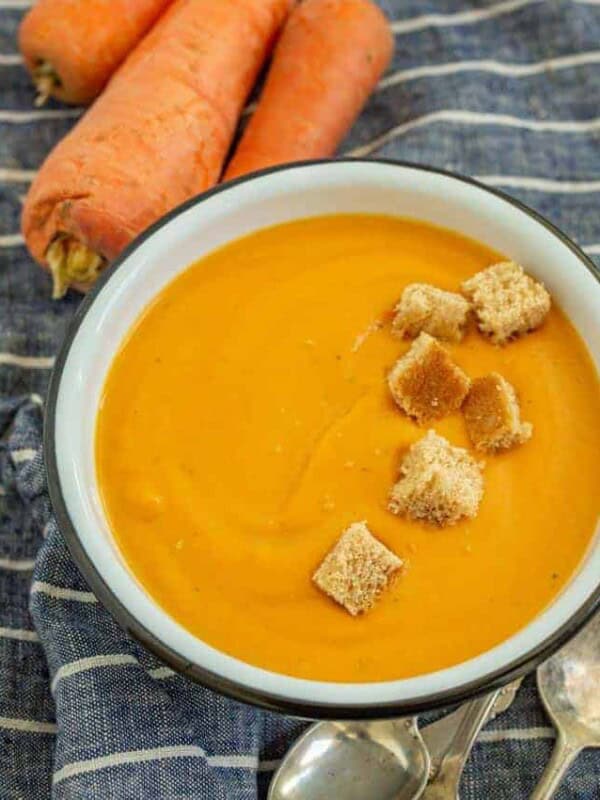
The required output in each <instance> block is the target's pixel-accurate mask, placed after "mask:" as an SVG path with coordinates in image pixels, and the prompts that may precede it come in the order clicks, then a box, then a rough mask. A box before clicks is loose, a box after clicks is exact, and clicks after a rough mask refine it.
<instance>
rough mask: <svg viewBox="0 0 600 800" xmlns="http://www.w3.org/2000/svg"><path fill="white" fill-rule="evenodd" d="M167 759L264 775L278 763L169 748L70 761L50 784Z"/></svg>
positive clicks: (198, 749)
mask: <svg viewBox="0 0 600 800" xmlns="http://www.w3.org/2000/svg"><path fill="white" fill-rule="evenodd" d="M170 758H204V759H205V760H206V762H207V764H209V765H210V766H211V767H217V768H220V769H251V770H259V771H264V772H268V771H271V770H274V769H275V768H276V767H277V766H278V765H279V760H276V761H275V760H271V761H266V760H265V761H260V762H259V761H258V759H257V757H256V756H254V755H231V756H229V755H222V756H221V755H213V756H207V755H206V753H205V751H204V750H203V749H202V748H201V747H198V746H197V745H173V746H170V747H156V748H153V749H149V750H129V751H125V752H122V753H111V754H110V755H107V756H100V757H99V758H91V759H89V760H86V761H74V762H72V763H71V764H65V766H64V767H61V769H59V770H57V772H55V773H54V777H53V783H54V785H55V786H56V784H58V783H61V782H62V781H64V780H66V779H67V778H74V777H76V776H77V775H83V774H85V773H89V772H96V771H98V770H100V769H108V768H110V767H118V766H121V765H124V764H141V763H144V762H148V761H163V760H165V759H170Z"/></svg>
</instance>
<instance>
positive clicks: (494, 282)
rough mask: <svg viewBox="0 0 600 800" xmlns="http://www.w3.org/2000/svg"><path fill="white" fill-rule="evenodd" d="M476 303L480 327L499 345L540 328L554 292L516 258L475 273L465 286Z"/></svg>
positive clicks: (463, 288)
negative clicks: (530, 274)
mask: <svg viewBox="0 0 600 800" xmlns="http://www.w3.org/2000/svg"><path fill="white" fill-rule="evenodd" d="M461 289H462V291H463V294H464V295H465V296H466V297H467V298H468V299H469V300H470V301H471V302H472V303H473V308H474V310H475V314H476V316H477V322H478V325H479V330H480V331H481V332H482V333H484V334H486V335H487V336H489V337H490V338H491V340H492V341H493V342H494V343H495V344H505V343H506V342H507V341H508V340H509V339H511V338H513V337H515V336H520V335H521V334H523V333H527V332H528V331H532V330H535V328H539V326H540V325H541V324H542V322H543V321H544V319H545V318H546V315H547V314H548V311H550V295H549V294H548V292H547V291H546V289H545V287H544V286H543V285H542V284H541V283H538V282H537V281H535V280H534V279H533V278H531V277H529V275H526V274H525V272H524V271H523V268H522V267H520V266H519V265H518V264H515V262H514V261H502V262H501V263H499V264H494V265H493V266H491V267H488V268H487V269H484V270H482V271H481V272H478V273H477V274H476V275H473V277H472V278H469V279H468V280H466V281H464V283H463V284H462V286H461Z"/></svg>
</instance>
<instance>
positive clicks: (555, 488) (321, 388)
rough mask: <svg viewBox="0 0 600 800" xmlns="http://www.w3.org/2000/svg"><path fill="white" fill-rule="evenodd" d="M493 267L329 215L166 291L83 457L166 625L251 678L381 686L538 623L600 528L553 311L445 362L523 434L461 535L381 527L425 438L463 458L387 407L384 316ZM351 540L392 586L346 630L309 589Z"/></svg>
mask: <svg viewBox="0 0 600 800" xmlns="http://www.w3.org/2000/svg"><path fill="white" fill-rule="evenodd" d="M509 246H510V242H507V247H509ZM500 260H502V256H501V255H500V254H499V253H497V252H494V251H492V250H490V249H489V248H487V247H486V246H484V245H483V244H480V243H478V242H475V241H473V240H470V239H467V238H465V237H463V236H461V235H459V234H457V233H454V232H452V231H450V230H445V229H442V228H437V227H433V226H431V225H428V224H425V223H421V222H418V221H414V220H409V219H401V218H393V217H384V216H370V215H339V216H329V217H318V218H312V219H306V220H301V221H297V222H292V223H288V224H284V225H278V226H275V227H272V228H268V229H265V230H261V231H259V232H257V233H254V234H251V235H250V236H247V237H245V238H243V239H240V240H238V241H235V242H233V243H231V244H229V245H227V246H225V247H223V248H221V249H219V250H217V251H215V252H213V253H212V254H210V255H208V256H207V257H205V258H203V259H202V260H200V261H198V262H196V263H195V264H193V265H192V266H190V268H189V269H187V270H186V271H185V272H184V273H182V274H181V275H180V276H179V277H177V278H176V279H175V280H174V281H173V282H172V283H171V284H169V285H168V286H167V287H166V288H165V289H164V290H163V291H162V293H161V294H160V295H159V296H158V297H157V299H156V300H155V302H154V303H153V304H152V305H151V306H150V307H149V308H148V309H147V310H146V311H145V312H144V314H143V315H142V316H141V318H140V319H139V320H138V321H137V323H136V324H135V325H134V327H133V329H132V330H131V332H130V334H129V335H128V337H127V339H126V340H125V342H124V343H123V345H122V347H121V349H120V351H119V352H118V354H117V356H116V357H115V360H114V363H113V365H112V367H111V370H110V372H109V374H108V378H107V381H106V385H105V388H104V393H103V398H102V403H101V407H100V410H99V414H98V421H97V433H96V457H97V473H98V480H99V486H100V490H101V495H102V500H103V503H104V507H105V511H106V514H107V517H108V520H109V524H110V526H111V528H112V531H113V533H114V536H115V539H116V541H117V543H118V546H119V548H120V549H121V551H122V553H123V555H124V558H125V559H126V561H127V563H128V565H129V567H130V569H131V570H132V572H133V573H134V574H135V575H136V576H137V578H138V580H139V581H140V582H141V584H142V585H143V586H144V587H145V589H146V590H147V592H148V593H149V594H150V595H151V596H152V597H153V598H154V599H155V600H156V601H157V602H158V603H159V604H160V605H161V606H162V607H163V608H164V609H165V610H166V611H167V612H168V613H169V614H170V615H171V616H172V617H173V618H174V619H176V620H177V621H178V622H179V623H181V624H182V625H183V626H184V627H185V628H187V629H188V630H190V631H191V632H192V633H193V634H195V635H196V636H198V637H199V638H200V639H202V640H204V641H205V642H207V643H208V644H210V645H213V646H214V647H216V648H218V649H220V650H222V651H223V652H225V653H228V654H231V655H233V656H235V657H237V658H239V659H242V660H244V661H246V662H248V663H250V664H253V665H257V666H260V667H264V668H266V669H270V670H274V671H277V672H280V673H284V674H287V675H293V676H297V677H302V678H312V679H316V680H332V681H378V680H388V679H396V678H406V677H410V676H415V675H419V674H423V673H426V672H430V671H433V670H438V669H442V668H444V667H449V666H452V665H455V664H457V663H459V662H461V661H464V660H465V659H468V658H471V657H474V656H476V655H479V654H481V653H482V652H484V651H485V650H487V649H489V648H491V647H493V646H494V645H497V644H499V643H501V642H502V641H503V640H505V639H506V638H507V637H509V636H511V635H512V634H514V633H516V632H517V631H518V630H519V629H521V628H523V627H524V626H525V625H527V624H528V623H529V622H530V621H532V619H533V618H534V617H535V616H536V615H537V614H539V613H540V612H541V611H542V610H543V609H544V608H545V607H547V606H548V605H549V603H550V602H551V601H552V600H553V599H554V598H555V597H556V596H557V594H558V593H559V592H560V591H561V589H562V588H563V587H564V585H565V584H566V583H567V582H568V581H569V579H570V578H571V577H572V576H573V574H574V572H575V571H576V569H577V568H578V566H579V564H580V563H581V561H582V559H583V557H584V555H585V553H586V551H587V550H588V548H589V546H590V544H591V542H592V538H593V536H594V530H595V526H596V524H597V519H598V511H599V499H598V498H599V496H598V491H597V474H596V465H597V456H598V453H599V452H600V416H599V414H598V411H599V409H600V386H599V382H598V377H597V374H596V371H595V368H594V365H593V363H592V360H591V358H590V356H589V354H588V352H587V350H586V347H585V345H584V343H583V342H582V340H581V339H580V338H579V336H578V334H577V333H576V331H575V329H574V328H573V326H572V325H571V324H570V322H569V320H568V319H567V318H566V316H565V315H564V314H563V313H562V311H561V310H560V308H559V307H558V306H557V304H556V302H553V305H552V309H551V311H550V313H549V315H548V317H547V319H546V321H545V323H544V324H543V326H542V327H541V328H540V329H539V330H536V331H534V332H533V333H530V334H528V335H526V336H522V337H521V338H519V339H517V340H515V341H513V342H511V343H509V344H507V345H505V346H503V347H500V346H496V345H493V344H492V343H490V341H489V340H487V339H486V338H484V337H483V336H481V335H480V334H479V333H478V332H477V330H476V328H475V326H474V325H471V327H470V328H469V330H468V333H467V335H466V336H465V338H464V339H463V340H462V342H460V343H454V344H446V345H445V346H446V347H447V350H448V352H449V353H450V354H451V356H452V358H453V359H454V360H455V361H456V363H457V364H458V365H460V367H461V369H462V370H464V371H465V373H466V374H468V375H469V376H470V377H471V378H476V377H478V376H482V375H484V374H486V373H490V372H498V373H501V374H502V375H503V376H504V378H506V380H508V381H509V382H510V383H511V384H512V385H513V386H514V387H515V388H516V390H517V392H518V394H519V400H520V404H521V411H522V415H523V418H524V419H525V420H527V421H529V422H531V423H532V424H533V434H532V436H531V439H530V440H529V441H527V442H526V443H524V444H522V445H521V446H519V447H515V448H514V449H511V450H507V451H506V452H502V453H500V454H497V455H487V454H486V455H485V468H484V473H483V474H484V480H485V489H484V493H483V499H482V501H481V505H480V508H479V513H478V515H477V516H476V517H475V518H474V519H468V520H463V521H461V522H459V523H458V524H456V525H452V526H451V527H448V528H444V529H438V528H435V527H432V526H429V525H425V524H423V523H421V522H415V521H413V520H410V519H404V518H400V517H398V516H394V515H393V514H391V513H390V511H389V510H388V505H387V503H388V492H389V489H390V487H391V486H392V485H393V484H394V482H395V481H396V480H397V478H398V468H399V464H400V461H401V458H402V455H403V453H405V452H406V450H407V448H408V447H409V446H410V445H411V444H413V443H414V442H416V441H417V440H418V439H420V438H421V437H422V436H423V435H424V434H425V433H426V431H427V429H428V427H431V428H434V429H435V431H436V432H437V433H439V434H441V435H442V436H444V437H446V439H447V440H448V441H449V442H451V443H452V444H453V445H458V446H460V447H464V448H467V449H470V451H471V452H473V450H472V447H471V445H470V442H469V438H468V436H467V432H466V427H465V420H464V417H463V415H462V414H461V413H454V414H451V415H449V416H447V417H445V418H444V419H441V420H439V421H436V422H435V423H433V424H431V425H429V426H418V425H417V424H416V423H415V422H414V421H413V420H411V419H410V418H409V417H407V416H406V415H405V414H403V413H402V412H401V411H400V410H399V409H398V407H397V406H396V404H395V403H394V400H393V398H392V397H391V395H390V391H389V389H388V386H387V381H386V375H387V374H388V372H389V370H390V368H391V367H392V365H393V364H394V362H395V361H396V360H397V359H398V358H399V357H400V356H401V355H402V354H403V353H405V352H406V351H407V350H408V349H409V347H410V344H411V343H410V342H409V341H402V340H400V339H398V338H397V337H395V336H394V335H393V333H392V330H391V324H390V322H391V315H390V310H391V309H392V308H393V307H394V305H395V304H396V302H397V301H398V299H399V297H400V295H401V293H402V290H403V288H404V287H405V286H406V285H407V284H409V283H414V282H421V283H428V284H432V285H435V286H437V287H439V288H441V289H445V290H449V291H453V292H457V291H458V290H459V286H460V284H461V282H462V281H463V280H465V279H466V278H468V277H470V276H472V275H473V274H474V273H476V272H478V271H479V270H482V269H484V268H485V267H488V266H489V265H490V264H494V263H495V262H497V261H500ZM525 266H526V265H525ZM477 457H478V458H481V454H478V456H477ZM360 520H365V521H367V523H368V527H369V529H370V530H371V531H372V532H373V534H374V536H376V537H377V539H379V541H380V542H382V543H383V544H384V545H385V546H386V547H388V548H389V549H390V550H391V551H393V553H395V554H396V555H397V556H398V557H399V558H400V559H402V562H403V566H402V569H401V571H400V573H399V574H398V575H397V577H395V579H394V580H393V581H392V582H391V584H390V586H389V587H388V588H387V589H386V591H385V592H384V593H383V594H382V595H381V597H380V598H379V600H378V602H377V604H376V606H375V607H374V608H372V609H371V610H369V611H368V612H366V613H364V614H360V615H358V616H355V617H354V616H351V615H350V614H348V613H347V612H346V611H345V610H344V609H343V608H342V607H340V606H339V605H337V604H336V603H335V602H333V601H332V600H331V599H330V598H329V597H328V596H327V595H326V594H324V593H323V592H321V591H319V589H318V588H317V586H315V584H314V583H313V582H312V580H311V576H312V575H313V573H314V571H315V569H316V568H317V567H318V565H319V564H320V563H321V561H322V560H323V558H324V556H325V555H326V554H327V553H328V552H329V551H330V550H331V548H332V547H333V546H334V544H335V542H336V541H337V540H338V538H339V537H340V535H341V533H342V532H343V531H344V530H345V529H347V528H348V527H349V526H350V525H351V524H352V523H354V522H356V521H360Z"/></svg>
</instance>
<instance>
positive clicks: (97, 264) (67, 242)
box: [46, 235, 106, 300]
mask: <svg viewBox="0 0 600 800" xmlns="http://www.w3.org/2000/svg"><path fill="white" fill-rule="evenodd" d="M46 260H47V262H48V266H49V268H50V273H51V275H52V283H53V286H52V298H53V299H54V300H59V299H60V298H61V297H64V295H65V294H66V292H67V289H68V288H69V286H72V285H73V284H77V285H78V286H91V285H92V284H93V283H94V281H95V280H96V278H97V277H98V275H99V274H100V272H101V271H102V269H104V267H105V266H106V260H105V259H104V258H103V257H102V256H101V255H99V254H98V253H95V252H94V251H93V250H90V248H89V247H87V246H86V245H85V244H83V242H80V241H79V240H78V239H75V237H73V236H67V235H60V236H57V237H56V238H55V239H54V240H53V241H52V242H51V243H50V245H49V247H48V249H47V250H46Z"/></svg>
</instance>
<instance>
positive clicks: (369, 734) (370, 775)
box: [268, 718, 429, 800]
mask: <svg viewBox="0 0 600 800" xmlns="http://www.w3.org/2000/svg"><path fill="white" fill-rule="evenodd" d="M428 777H429V753H428V752H427V748H426V747H425V744H424V743H423V739H422V738H421V734H420V733H419V729H418V727H417V722H416V720H415V719H414V718H408V719H395V720H380V721H375V722H319V723H317V724H316V725H313V726H312V727H311V728H309V729H308V730H307V731H306V733H304V734H303V735H302V736H301V737H300V738H299V739H298V741H297V742H296V744H295V745H294V746H293V747H292V748H291V750H290V751H289V752H288V754H287V756H286V757H285V759H284V760H283V762H282V763H281V766H280V767H279V769H278V770H277V772H276V773H275V776H274V778H273V781H272V782H271V786H270V787H269V795H268V798H269V800H332V798H336V800H367V799H368V798H373V800H413V798H416V797H419V795H420V794H421V793H422V791H423V789H424V788H425V784H426V783H427V779H428Z"/></svg>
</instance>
